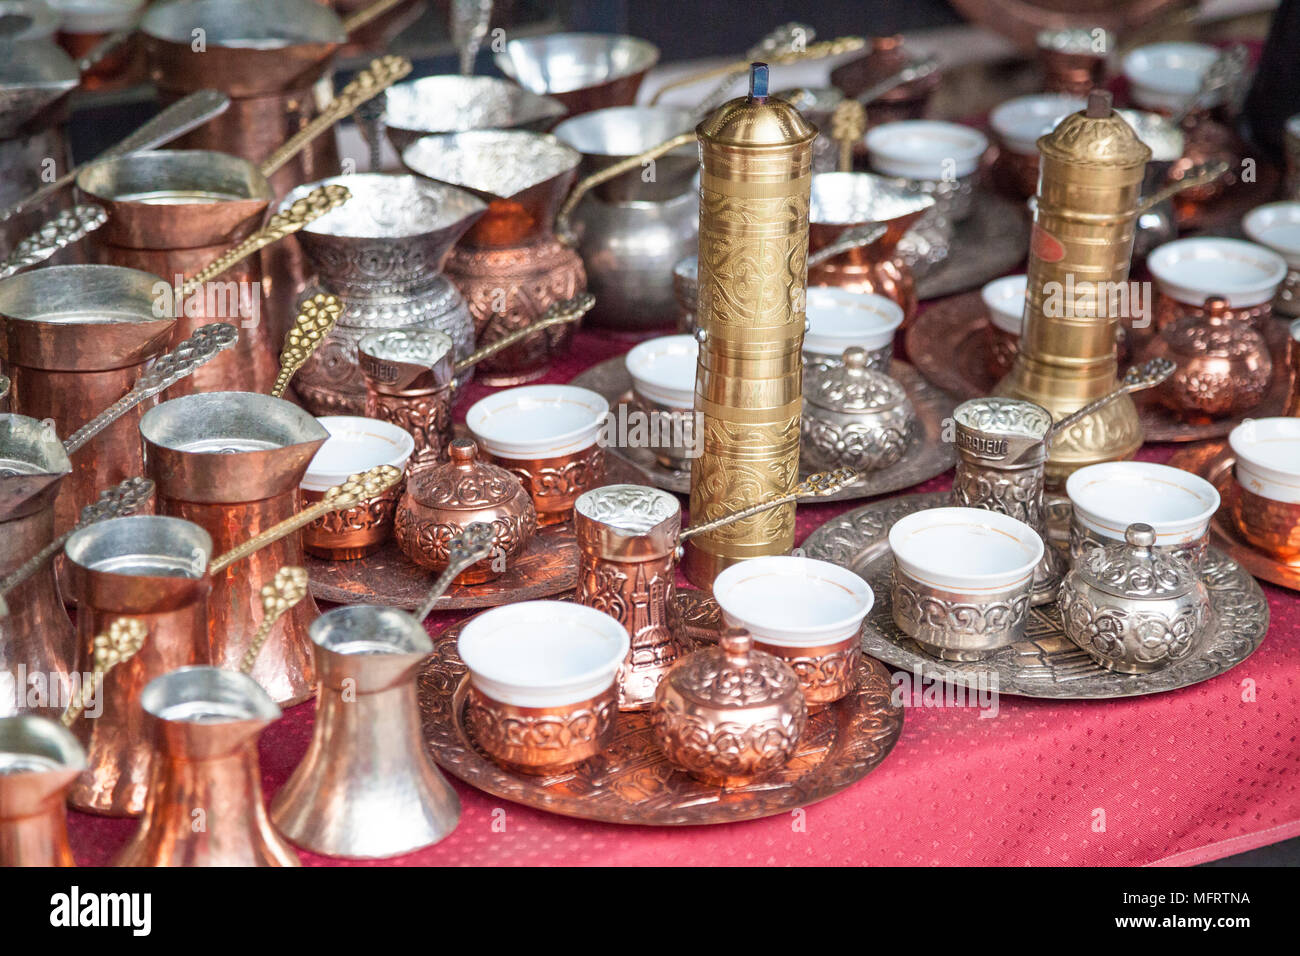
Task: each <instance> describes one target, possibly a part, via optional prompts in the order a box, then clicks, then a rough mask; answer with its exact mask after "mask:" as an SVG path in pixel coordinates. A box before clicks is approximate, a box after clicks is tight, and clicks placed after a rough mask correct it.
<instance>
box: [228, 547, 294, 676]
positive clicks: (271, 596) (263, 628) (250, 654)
mask: <svg viewBox="0 0 1300 956" xmlns="http://www.w3.org/2000/svg"><path fill="white" fill-rule="evenodd" d="M260 594H261V598H262V623H261V624H259V625H258V626H257V632H256V633H255V634H254V635H253V639H252V640H251V641H249V643H248V650H246V651H244V657H243V659H242V660H241V661H240V662H239V669H240V670H241V671H243V672H244V673H245V674H251V673H252V672H253V665H254V664H256V663H257V655H258V654H259V653H261V650H262V645H263V644H265V643H266V639H267V638H268V637H270V636H271V628H273V627H275V622H276V621H278V620H280V618H282V617H284V615H285V614H287V613H288V612H289V611H290V610H292V609H293V608H294V606H296V605H297V603H298V602H299V601H301V600H302V599H303V598H305V597H306V596H307V570H306V568H300V567H296V566H295V565H292V564H290V565H286V566H285V567H283V568H281V569H280V570H279V571H276V572H275V577H274V578H273V579H272V580H271V581H270V582H269V583H267V584H264V585H262V590H261V592H260Z"/></svg>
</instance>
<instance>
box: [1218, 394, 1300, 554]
mask: <svg viewBox="0 0 1300 956" xmlns="http://www.w3.org/2000/svg"><path fill="white" fill-rule="evenodd" d="M1228 444H1229V445H1230V446H1231V448H1232V453H1233V454H1234V455H1235V456H1236V459H1237V464H1236V466H1235V468H1234V469H1233V471H1234V475H1235V477H1236V479H1237V487H1236V489H1235V490H1236V495H1235V497H1234V500H1233V508H1232V518H1233V521H1234V522H1235V523H1236V525H1237V528H1238V529H1239V530H1240V531H1241V534H1242V536H1243V537H1244V538H1245V539H1246V540H1247V541H1249V542H1250V544H1251V546H1252V547H1255V548H1258V549H1259V550H1260V551H1263V552H1264V553H1265V554H1268V555H1269V556H1271V557H1273V558H1277V559H1278V560H1281V561H1288V562H1290V561H1295V560H1296V559H1297V558H1300V418H1257V419H1253V420H1247V421H1244V422H1242V423H1241V424H1240V425H1238V426H1237V427H1236V428H1234V429H1233V430H1232V432H1231V434H1229V435H1228Z"/></svg>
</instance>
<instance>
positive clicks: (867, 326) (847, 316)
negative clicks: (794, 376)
mask: <svg viewBox="0 0 1300 956" xmlns="http://www.w3.org/2000/svg"><path fill="white" fill-rule="evenodd" d="M807 316H808V328H807V331H805V332H804V337H803V353H804V356H805V357H806V358H809V359H811V360H813V361H835V362H838V361H839V360H840V356H842V355H843V354H844V350H845V349H848V348H853V347H855V346H856V347H857V348H861V349H865V350H866V351H867V353H868V355H869V356H871V357H872V362H871V365H872V367H873V368H877V369H879V370H880V371H882V372H887V371H888V366H889V358H890V355H891V354H892V351H893V344H894V334H895V333H896V332H897V331H898V328H899V326H901V325H902V324H903V310H902V308H901V307H900V306H899V305H898V303H896V302H894V301H893V300H892V299H887V298H885V297H884V296H883V295H876V294H875V293H870V292H853V291H851V290H849V289H839V288H835V287H832V286H818V285H813V286H809V287H808V292H807Z"/></svg>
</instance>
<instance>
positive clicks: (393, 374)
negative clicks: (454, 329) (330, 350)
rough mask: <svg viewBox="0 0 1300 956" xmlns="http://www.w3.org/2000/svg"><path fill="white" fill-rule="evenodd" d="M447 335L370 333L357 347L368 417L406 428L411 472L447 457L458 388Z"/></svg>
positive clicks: (433, 332)
mask: <svg viewBox="0 0 1300 956" xmlns="http://www.w3.org/2000/svg"><path fill="white" fill-rule="evenodd" d="M454 348H455V343H454V342H453V341H452V339H451V336H449V335H447V334H445V333H443V332H438V331H436V330H434V329H393V330H391V331H388V332H371V333H369V334H368V335H364V336H362V337H361V340H360V341H359V342H358V343H357V365H358V366H359V367H360V369H361V375H362V377H363V378H364V380H365V384H366V417H367V418H378V419H380V420H381V421H385V422H388V423H390V424H392V425H396V426H398V427H399V428H403V429H405V430H406V431H407V432H409V433H410V435H411V437H412V438H413V439H415V451H414V453H413V454H412V455H411V462H410V471H411V472H412V473H414V472H416V471H419V470H420V469H421V468H424V467H427V466H429V465H435V464H437V463H438V462H439V461H442V460H443V459H444V458H445V457H446V450H447V446H448V444H450V442H451V407H452V403H453V402H454V400H455V393H456V385H455V379H454V372H453V366H452V362H451V353H452V350H453V349H454Z"/></svg>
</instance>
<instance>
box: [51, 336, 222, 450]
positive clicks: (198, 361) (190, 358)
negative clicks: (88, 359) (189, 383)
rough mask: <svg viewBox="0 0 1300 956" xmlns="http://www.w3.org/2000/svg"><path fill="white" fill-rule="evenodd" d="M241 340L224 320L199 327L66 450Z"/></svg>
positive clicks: (70, 441)
mask: <svg viewBox="0 0 1300 956" xmlns="http://www.w3.org/2000/svg"><path fill="white" fill-rule="evenodd" d="M238 339H239V330H238V329H236V328H235V327H234V326H233V325H229V324H228V323H225V322H213V323H211V324H210V325H204V326H202V327H200V328H198V329H197V330H195V332H194V334H193V335H191V336H190V337H189V338H188V339H186V340H185V341H184V342H182V343H181V344H180V345H178V346H176V348H174V349H173V350H172V351H170V352H168V353H167V354H166V355H164V356H162V357H161V358H159V359H158V360H157V361H155V362H154V363H153V365H151V366H150V367H149V370H148V371H147V372H145V373H144V374H143V375H141V376H140V377H139V378H138V379H136V383H135V385H133V386H131V391H129V392H127V393H126V394H125V395H123V396H122V397H121V398H119V399H118V400H117V401H115V402H114V403H113V404H112V405H110V406H108V408H106V409H104V410H103V411H102V412H100V413H99V414H98V415H96V416H95V417H94V418H92V419H91V420H90V421H88V422H86V424H84V425H82V426H81V427H80V428H78V429H77V430H76V431H75V432H73V433H72V434H71V435H69V436H68V437H67V438H66V439H65V440H64V442H63V450H64V451H66V452H67V453H68V454H69V455H71V454H73V453H74V452H76V451H78V450H79V449H80V448H81V447H82V446H84V445H85V444H86V442H88V441H90V440H91V439H92V438H94V437H95V436H96V435H98V434H99V433H100V432H102V431H103V430H104V429H105V428H107V427H108V426H109V425H111V424H113V422H115V421H117V420H118V419H119V418H121V417H122V416H123V415H125V414H126V413H127V412H129V411H130V410H131V409H133V408H135V407H136V406H137V405H139V404H140V403H141V402H143V401H144V400H145V399H147V398H152V397H153V396H155V395H157V394H158V393H159V392H161V391H162V390H163V389H165V388H169V387H170V386H172V385H174V384H175V383H177V382H179V381H180V380H181V379H183V378H185V377H186V376H187V375H190V374H191V373H193V372H194V370H195V369H197V368H199V367H200V366H201V365H205V364H206V363H208V362H209V361H211V360H212V359H213V358H214V357H215V356H216V355H217V354H218V353H220V352H223V351H225V350H226V349H228V348H230V347H231V346H232V345H234V344H235V342H236V341H237V340H238Z"/></svg>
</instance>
